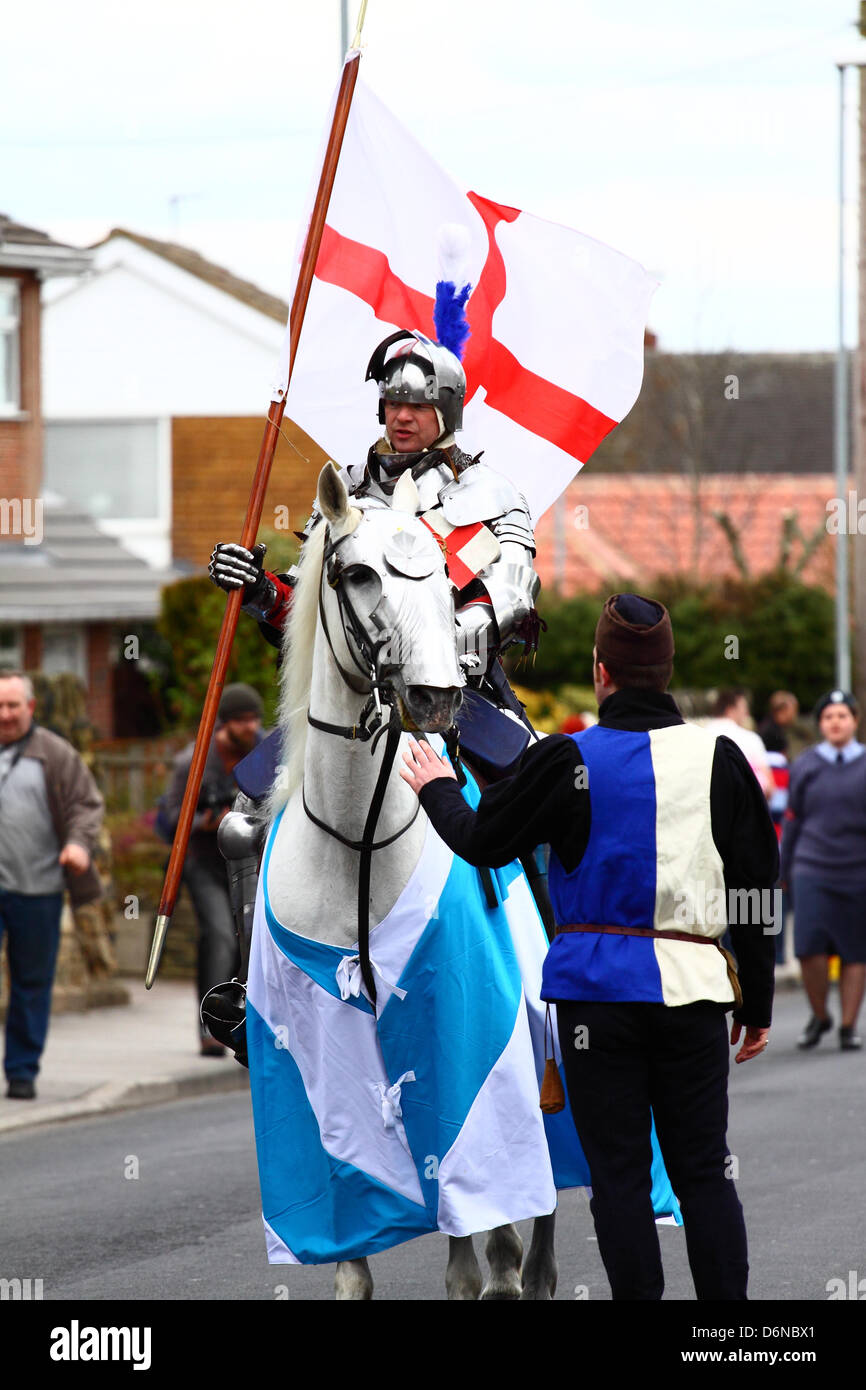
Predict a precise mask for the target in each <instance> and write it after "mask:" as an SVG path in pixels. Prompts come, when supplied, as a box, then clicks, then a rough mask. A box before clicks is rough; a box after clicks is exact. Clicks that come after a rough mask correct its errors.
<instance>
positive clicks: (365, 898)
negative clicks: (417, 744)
mask: <svg viewBox="0 0 866 1390" xmlns="http://www.w3.org/2000/svg"><path fill="white" fill-rule="evenodd" d="M351 534H352V533H351V532H349V533H348V535H351ZM348 535H344V536H338V538H337V539H336V540H333V541H332V540H331V534H330V529H327V530H326V532H325V547H324V550H323V552H322V573H321V577H320V580H319V619H320V622H321V624H322V629H323V631H324V634H325V640H326V641H327V643H328V647H329V648H330V652H331V656H332V657H333V658H334V662H335V664H336V667H337V670H338V671H339V673H340V676H341V677H342V679H343V681H344V682H345V684H346V685H348V686H349V689H350V690H353V691H354V692H355V694H356V695H364V694H366V693H367V691H366V689H365V688H364V687H361V688H360V689H359V688H358V685H357V677H356V676H355V675H354V674H353V673H352V672H350V671H347V670H346V668H345V667H344V665H343V663H342V662H341V661H340V658H339V657H338V656H337V653H336V652H335V650H334V644H333V642H332V641H331V634H330V632H329V631H328V622H327V618H326V616H325V605H324V586H325V581H326V579H327V582H328V585H329V587H330V588H331V589H333V590H334V592H335V594H336V596H337V605H338V607H339V610H340V622H341V625H342V629H343V637H344V638H345V641H346V647H347V649H348V652H349V655H350V656H351V658H352V660H353V662H354V663H355V666H356V668H357V670H358V672H359V673H360V674H361V676H362V677H363V678H364V680H365V681H369V682H370V698H369V699H368V700H367V703H366V704H365V705H364V708H363V710H362V711H361V717H360V720H359V722H358V723H357V724H351V725H343V724H327V723H325V721H324V720H322V719H316V718H314V716H313V715H312V714H311V713H310V712H309V711H307V722H308V724H310V725H311V727H312V728H314V729H319V730H320V731H321V732H322V733H326V734H334V735H337V736H339V737H341V738H346V739H357V740H359V741H360V742H362V743H366V742H368V741H371V746H370V752H371V753H375V751H376V744H377V743H378V742H379V739H380V738H381V737H382V735H383V734H384V735H385V755H384V758H383V760H382V766H381V768H380V769H379V776H378V778H377V779H376V785H375V787H374V789H373V796H372V799H371V801H370V809H369V811H368V812H367V819H366V821H365V823H364V831H363V834H362V836H361V839H360V840H349V839H347V837H346V836H345V835H342V834H341V833H340V831H339V830H336V829H335V828H334V827H333V826H332V825H328V824H327V823H326V822H325V821H323V820H320V819H319V818H318V816H315V815H313V812H312V811H311V810H310V808H309V806H308V805H307V798H306V795H305V793H304V788H303V784H302V785H301V801H302V803H303V807H304V811H305V813H306V815H307V817H308V819H309V820H311V821H312V822H313V824H314V825H316V826H318V828H319V829H320V830H324V831H325V832H326V834H328V835H331V836H333V838H334V839H335V840H339V842H340V844H342V845H345V846H346V848H347V849H351V850H355V851H356V852H357V853H359V854H360V856H361V858H360V861H359V866H358V958H359V962H360V966H361V978H362V979H363V981H364V985H365V986H366V989H367V994H368V996H369V998H370V1001H371V1003H372V1004H373V1007H374V1008H375V1005H376V984H375V981H374V979H373V968H372V965H371V962H370V876H371V871H372V864H373V854H374V852H375V851H376V850H377V849H385V848H386V846H388V845H393V844H394V842H395V840H399V838H400V836H401V835H404V834H405V833H406V831H407V830H409V828H410V827H411V826H412V825H414V824H415V820H416V818H417V815H418V812H419V810H420V809H421V803H420V802H419V803H418V804H417V805H416V807H415V812H414V814H413V816H412V818H411V820H409V821H407V822H406V824H405V825H404V826H402V828H401V829H400V830H397V831H395V833H394V834H393V835H389V836H388V838H387V839H386V840H378V841H376V840H374V839H373V836H374V834H375V831H376V825H377V823H378V820H379V815H380V813H381V810H382V805H383V803H384V800H385V792H386V789H387V786H388V781H389V779H390V776H391V769H392V767H393V765H394V758H395V757H396V754H397V749H398V747H399V745H400V735H401V733H402V732H403V721H402V719H401V718H400V710H399V707H398V704H397V696H396V694H395V692H394V690H393V687H392V686H391V684H390V682H388V681H382V680H380V679H379V677H378V676H377V674H376V655H377V649H376V648H375V647H372V646H371V644H370V641H369V636H368V634H367V633H366V632H365V630H364V626H363V624H362V623H361V620H360V619H359V617H358V614H357V613H356V611H355V608H354V606H353V604H352V601H351V599H350V598H349V595H348V594H347V593H346V592H345V591H344V590H343V588H342V587H341V584H340V580H341V578H342V576H343V574H344V573H345V567H344V568H340V567H339V566H337V565H333V566H331V565H330V564H329V562H330V561H331V560H332V559H333V557H334V555H336V554H337V551H338V547H339V546H340V545H341V544H342V542H343V541H345V540H347V539H348ZM349 634H351V636H352V637H353V638H354V641H355V645H356V646H357V648H358V651H359V652H360V654H361V656H362V657H363V658H364V660H365V661H366V662H367V663H368V667H369V669H368V670H365V668H364V666H363V665H362V664H361V662H360V661H359V660H358V657H357V656H356V654H355V650H354V648H353V646H352V643H351V642H350V641H349ZM386 692H387V694H389V695H390V696H391V699H390V701H389V702H388V703H389V705H390V710H391V713H390V716H389V719H388V722H387V724H386V723H384V722H383V715H382V700H381V696H382V694H383V693H386Z"/></svg>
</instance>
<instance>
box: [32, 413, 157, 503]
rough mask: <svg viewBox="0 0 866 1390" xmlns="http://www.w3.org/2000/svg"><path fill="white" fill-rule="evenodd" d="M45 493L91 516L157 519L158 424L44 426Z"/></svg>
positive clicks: (148, 421) (94, 423)
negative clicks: (58, 495)
mask: <svg viewBox="0 0 866 1390" xmlns="http://www.w3.org/2000/svg"><path fill="white" fill-rule="evenodd" d="M44 477H45V483H44V486H45V489H46V490H49V491H51V492H57V493H59V494H60V496H61V497H63V498H65V499H66V501H67V502H69V503H70V505H71V506H76V507H80V508H81V510H82V511H85V512H87V514H88V515H89V516H93V517H110V518H111V519H112V520H120V519H122V518H124V517H136V518H141V517H158V515H159V502H158V497H157V422H156V421H155V420H112V421H99V422H94V421H92V420H87V421H82V422H81V423H80V424H79V423H75V424H71V423H70V424H58V423H56V422H53V423H46V425H45V475H44Z"/></svg>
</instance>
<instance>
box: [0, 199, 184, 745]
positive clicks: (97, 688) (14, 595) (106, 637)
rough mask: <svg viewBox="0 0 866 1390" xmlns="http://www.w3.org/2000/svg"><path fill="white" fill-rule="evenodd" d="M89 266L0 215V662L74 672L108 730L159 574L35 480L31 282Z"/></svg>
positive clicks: (38, 386)
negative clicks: (121, 676)
mask: <svg viewBox="0 0 866 1390" xmlns="http://www.w3.org/2000/svg"><path fill="white" fill-rule="evenodd" d="M89 268H90V254H89V253H88V252H86V251H81V250H78V249H76V248H73V247H70V246H64V245H61V244H60V243H58V242H55V241H53V240H52V239H51V238H50V237H49V236H47V235H46V234H45V233H44V232H40V231H37V230H36V229H35V228H32V227H25V226H23V225H22V224H20V223H17V222H14V221H13V220H12V219H11V218H9V217H5V216H0V665H3V666H21V667H25V668H27V669H28V670H34V671H35V670H40V671H44V672H46V673H47V674H55V673H59V672H61V671H63V672H71V673H72V674H74V675H76V676H78V678H79V679H80V680H81V681H82V682H83V684H84V685H85V687H86V689H87V692H88V695H87V709H88V715H89V717H90V718H91V720H92V721H93V723H94V725H95V727H96V729H97V730H98V732H99V733H101V734H110V733H112V732H113V731H114V726H115V685H116V668H115V661H116V648H117V637H118V634H119V633H125V632H126V631H128V629H129V627H130V625H131V623H133V622H134V621H135V620H136V619H139V618H141V617H148V618H151V617H153V616H154V615H155V613H156V612H157V609H158V604H159V589H160V585H161V583H163V582H165V580H166V579H167V578H168V577H169V576H168V575H165V574H160V573H158V572H156V571H155V570H153V569H152V568H151V567H149V566H148V565H147V564H145V563H144V562H143V561H141V560H139V559H137V558H136V557H135V556H134V555H132V554H130V553H129V551H127V550H126V549H125V547H124V546H123V544H122V543H121V542H120V541H118V540H117V539H115V538H113V537H111V536H109V535H106V534H105V533H104V532H102V530H101V529H100V528H99V526H98V525H97V524H96V523H94V522H93V521H92V520H91V519H90V518H89V517H88V516H86V515H81V514H79V513H77V512H76V510H75V508H74V507H70V506H69V504H68V502H67V501H66V500H65V499H64V497H63V496H62V495H55V494H53V493H51V492H50V491H47V490H46V489H45V479H44V434H45V430H44V417H43V381H42V376H41V370H40V369H41V361H42V342H41V336H42V332H41V330H42V324H41V314H40V305H41V300H42V296H43V288H42V287H43V284H44V283H45V282H46V281H47V282H48V284H49V287H50V286H51V285H53V284H56V283H57V282H58V281H62V282H63V283H64V284H69V283H70V282H75V281H77V280H79V279H80V278H81V277H82V276H84V275H86V274H87V272H88V270H89Z"/></svg>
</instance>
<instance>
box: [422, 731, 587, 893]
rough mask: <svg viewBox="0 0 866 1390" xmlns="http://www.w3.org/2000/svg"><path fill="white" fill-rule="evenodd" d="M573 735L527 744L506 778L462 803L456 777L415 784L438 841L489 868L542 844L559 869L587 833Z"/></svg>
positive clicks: (569, 863)
mask: <svg viewBox="0 0 866 1390" xmlns="http://www.w3.org/2000/svg"><path fill="white" fill-rule="evenodd" d="M582 769H583V760H582V758H581V754H580V749H579V748H578V746H577V744H576V743H575V741H574V739H571V738H567V737H566V736H565V735H559V734H551V735H550V737H548V738H545V739H542V740H541V742H540V743H532V744H530V745H529V747H528V749H527V750H526V752H525V753H524V755H523V759H522V762H521V764H520V769H519V771H518V772H516V773H515V774H514V776H512V777H507V778H505V779H504V780H503V781H502V782H496V783H494V784H493V785H492V786H489V787H487V789H486V790H485V791H484V792H483V793H482V796H481V801H480V803H479V806H478V810H477V812H476V811H473V810H471V809H470V807H468V806H467V805H466V802H465V801H464V800H463V797H462V795H461V793H460V789H459V787H458V786H457V783H456V782H453V781H451V780H450V778H437V779H436V781H435V782H430V783H428V785H427V786H426V787H422V789H421V805H422V806H423V807H424V810H425V811H426V812H427V815H428V816H429V817H430V819H431V821H432V822H433V825H434V827H435V829H436V831H437V832H438V834H439V835H440V836H441V837H442V839H443V840H444V841H445V843H446V845H448V846H449V848H450V849H452V850H453V851H454V853H455V854H457V855H459V856H460V858H461V859H465V860H466V862H467V863H469V864H475V865H478V866H479V867H482V868H484V867H486V868H491V869H496V868H501V867H502V865H504V864H509V863H510V862H511V860H512V859H516V858H517V857H518V856H519V855H521V854H525V853H527V852H530V851H531V850H533V849H534V848H535V846H536V845H543V844H547V843H549V844H550V845H551V847H552V848H553V849H554V850H555V851H556V853H557V855H558V856H559V858H560V859H561V861H562V863H563V865H564V866H565V868H566V870H567V871H570V870H571V869H573V868H575V867H576V866H577V864H578V863H579V862H580V860H581V858H582V856H583V852H584V850H585V848H586V843H587V840H588V838H589V823H590V809H589V793H588V791H587V790H586V777H585V776H581V775H580V774H581V770H582Z"/></svg>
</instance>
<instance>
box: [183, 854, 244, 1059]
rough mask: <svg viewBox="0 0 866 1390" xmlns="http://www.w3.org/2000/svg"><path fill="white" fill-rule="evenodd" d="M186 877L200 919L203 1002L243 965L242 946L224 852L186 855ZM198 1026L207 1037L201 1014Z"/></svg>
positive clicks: (199, 965) (198, 975)
mask: <svg viewBox="0 0 866 1390" xmlns="http://www.w3.org/2000/svg"><path fill="white" fill-rule="evenodd" d="M183 881H184V883H185V884H186V886H187V888H188V889H189V894H190V897H191V898H192V902H193V907H194V908H195V915H196V920H197V922H198V960H197V968H196V979H197V990H198V1002H199V1004H201V1001H202V999H204V997H205V995H206V994H207V992H208V990H209V989H213V987H214V985H221V984H223V983H224V981H226V980H231V979H233V978H234V977H235V976H236V975H237V973H238V970H239V969H240V947H239V945H238V936H237V931H236V930H235V919H234V916H233V915H232V905H231V900H230V899H229V885H228V877H227V875H226V865H225V860H224V859H223V858H222V855H219V857H214V858H213V859H212V860H205V859H201V860H199V859H193V858H190V857H187V861H186V864H185V865H184V870H183ZM199 1028H200V1032H201V1036H202V1037H203V1038H205V1037H207V1036H208V1032H207V1029H206V1028H204V1026H203V1025H202V1023H201V1018H200V1017H199Z"/></svg>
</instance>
